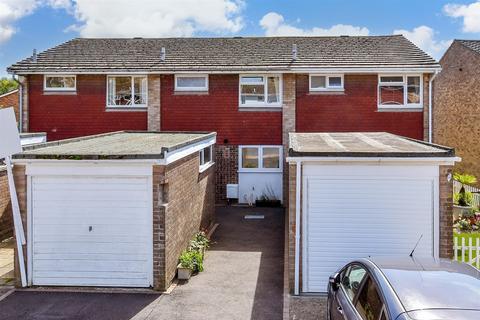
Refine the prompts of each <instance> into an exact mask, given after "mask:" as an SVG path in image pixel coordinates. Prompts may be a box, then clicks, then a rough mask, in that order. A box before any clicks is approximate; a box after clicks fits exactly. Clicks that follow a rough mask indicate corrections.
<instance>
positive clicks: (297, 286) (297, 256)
mask: <svg viewBox="0 0 480 320" xmlns="http://www.w3.org/2000/svg"><path fill="white" fill-rule="evenodd" d="M301 174H302V162H301V161H300V160H299V161H297V176H296V190H295V191H296V192H295V288H294V294H295V295H296V296H298V295H299V294H300V224H301V221H300V203H301V201H300V200H301V199H300V195H301V192H300V191H301V189H300V188H301V185H302V183H301V182H302V177H301Z"/></svg>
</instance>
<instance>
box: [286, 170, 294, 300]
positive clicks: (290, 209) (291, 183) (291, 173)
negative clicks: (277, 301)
mask: <svg viewBox="0 0 480 320" xmlns="http://www.w3.org/2000/svg"><path fill="white" fill-rule="evenodd" d="M288 172H289V174H288V180H287V183H288V188H287V189H288V190H289V194H288V198H289V200H288V207H287V210H288V214H287V221H286V223H287V224H288V246H287V247H286V251H288V258H287V261H286V262H287V265H286V266H285V268H286V269H288V271H287V272H288V282H287V284H286V285H287V286H288V288H287V291H288V292H290V293H293V289H294V286H295V283H294V282H295V226H296V221H295V214H296V201H295V200H296V192H297V191H296V190H297V165H296V164H291V165H289V167H288Z"/></svg>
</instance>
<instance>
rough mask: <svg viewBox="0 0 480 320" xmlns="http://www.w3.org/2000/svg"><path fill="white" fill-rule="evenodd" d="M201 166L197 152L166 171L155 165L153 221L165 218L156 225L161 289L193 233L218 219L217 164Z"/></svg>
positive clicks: (167, 281)
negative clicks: (216, 215) (162, 269)
mask: <svg viewBox="0 0 480 320" xmlns="http://www.w3.org/2000/svg"><path fill="white" fill-rule="evenodd" d="M199 166H200V159H199V155H198V153H195V154H193V155H190V156H188V157H186V158H184V159H181V160H178V161H176V162H174V163H172V164H170V165H168V166H167V168H166V169H164V172H162V171H163V170H162V169H161V168H158V167H154V178H153V180H154V193H155V192H156V193H157V194H156V195H154V214H155V216H154V221H158V223H160V224H161V223H162V221H164V222H165V223H164V226H163V228H162V226H161V225H158V224H157V223H156V224H155V225H154V230H155V233H154V237H155V240H154V248H155V249H154V261H156V263H158V266H159V267H160V268H165V269H164V270H165V272H162V271H160V272H159V273H157V277H156V278H155V279H154V283H155V288H156V289H158V290H166V289H167V288H168V286H169V285H170V283H171V281H172V280H173V278H174V277H175V274H176V269H177V265H178V258H179V256H180V254H181V252H182V251H183V250H184V249H186V248H187V246H188V243H189V241H190V240H191V238H192V236H193V235H194V234H195V233H196V232H197V231H199V230H201V229H207V228H208V227H209V226H211V225H212V224H213V222H214V219H215V217H214V212H215V166H212V167H210V168H209V169H207V170H206V171H204V172H202V173H199ZM158 185H161V188H159V187H157V186H158ZM155 190H156V191H155ZM157 215H158V216H157ZM162 251H163V252H162ZM154 269H156V266H154Z"/></svg>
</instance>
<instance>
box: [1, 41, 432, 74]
mask: <svg viewBox="0 0 480 320" xmlns="http://www.w3.org/2000/svg"><path fill="white" fill-rule="evenodd" d="M294 44H296V45H297V51H298V56H297V59H296V60H292V48H293V45H294ZM162 48H165V51H166V59H165V61H161V59H160V52H161V49H162ZM367 67H368V68H372V67H378V68H381V67H383V68H402V67H403V68H405V67H409V68H437V67H439V64H438V63H437V62H436V61H435V60H434V59H433V58H432V57H430V56H429V55H427V54H426V53H425V52H423V51H422V50H420V49H419V48H418V47H416V46H415V45H414V44H412V43H411V42H410V41H408V40H407V39H406V38H404V37H403V36H400V35H394V36H368V37H366V36H363V37H349V36H341V37H256V38H255V37H234V38H158V39H147V38H133V39H132V38H129V39H85V38H78V39H73V40H71V41H68V42H66V43H64V44H61V45H59V46H57V47H54V48H52V49H49V50H47V51H44V52H41V53H39V54H38V57H37V61H36V62H34V61H33V59H32V58H28V59H25V60H23V61H20V62H18V63H16V64H14V65H12V66H11V67H9V68H8V70H9V71H10V72H13V73H30V72H49V71H51V72H62V71H63V72H172V71H174V72H175V71H177V72H178V71H212V72H215V71H249V70H251V71H260V70H263V71H267V70H272V71H275V70H278V71H287V70H297V69H299V70H301V69H302V68H327V69H328V68H367Z"/></svg>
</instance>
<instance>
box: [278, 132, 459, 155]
mask: <svg viewBox="0 0 480 320" xmlns="http://www.w3.org/2000/svg"><path fill="white" fill-rule="evenodd" d="M288 155H289V156H290V157H402V158H403V157H455V149H453V148H448V147H444V146H439V145H434V144H429V143H426V142H424V141H420V140H415V139H410V138H405V137H402V136H398V135H395V134H391V133H387V132H336V133H324V132H322V133H290V134H289V150H288Z"/></svg>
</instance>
